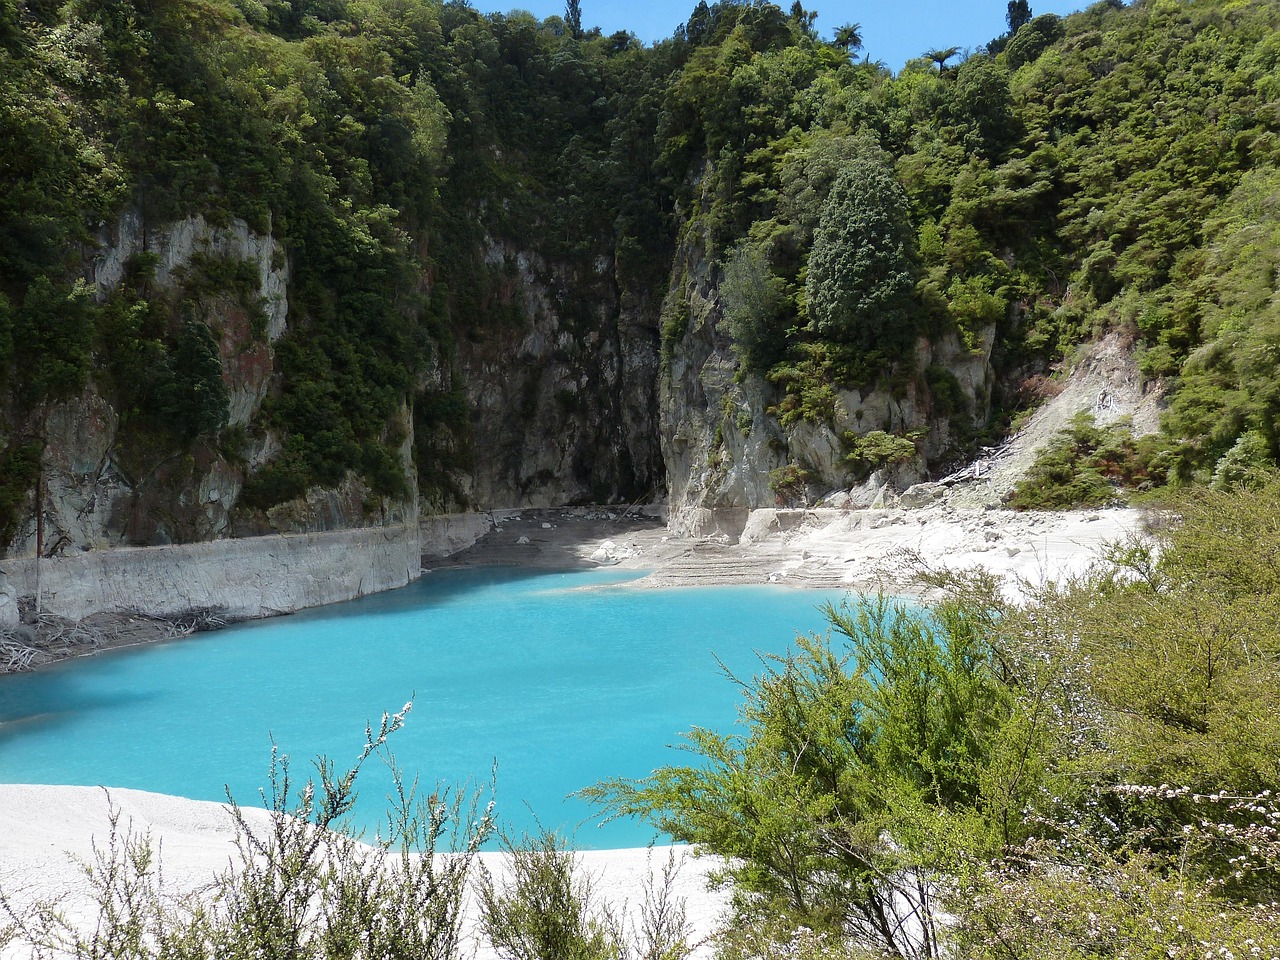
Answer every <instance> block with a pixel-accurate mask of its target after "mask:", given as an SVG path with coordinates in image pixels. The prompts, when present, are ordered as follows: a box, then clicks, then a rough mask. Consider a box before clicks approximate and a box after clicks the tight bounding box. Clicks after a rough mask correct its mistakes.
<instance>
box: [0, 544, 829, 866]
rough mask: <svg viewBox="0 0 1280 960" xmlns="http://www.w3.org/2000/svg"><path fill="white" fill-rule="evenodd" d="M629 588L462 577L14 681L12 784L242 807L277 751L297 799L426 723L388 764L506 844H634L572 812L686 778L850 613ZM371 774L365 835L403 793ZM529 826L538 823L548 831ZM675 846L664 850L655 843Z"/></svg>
mask: <svg viewBox="0 0 1280 960" xmlns="http://www.w3.org/2000/svg"><path fill="white" fill-rule="evenodd" d="M634 576H635V574H620V573H618V572H617V571H612V572H610V571H590V572H574V573H538V574H529V573H527V572H523V573H522V572H518V571H513V570H500V569H486V570H449V571H442V572H435V573H429V574H427V575H426V576H425V577H424V578H423V579H422V580H421V581H419V582H418V583H416V584H413V585H411V586H409V587H406V588H404V589H402V590H397V591H394V592H391V593H386V594H381V595H378V596H375V597H369V598H366V599H363V600H358V601H354V602H351V603H345V604H337V605H334V606H330V607H323V608H320V609H316V610H310V611H306V612H303V613H299V614H295V615H293V616H289V617H280V618H276V619H272V620H263V621H256V622H254V623H247V624H240V625H237V626H234V627H230V628H227V629H225V630H219V631H216V632H212V633H203V634H198V635H196V636H194V637H190V638H187V639H183V640H180V641H176V642H172V643H164V644H156V645H150V646H146V647H139V648H132V649H127V650H120V651H114V652H110V653H106V654H101V655H98V656H95V657H88V658H83V659H80V660H76V661H72V662H66V663H62V664H58V665H56V666H54V667H52V668H49V669H45V670H41V671H38V672H35V673H28V674H19V675H15V676H9V677H0V782H8V783H66V784H90V785H92V784H108V785H111V786H117V787H133V788H136V789H141V790H151V791H156V792H159V793H170V794H176V795H179V796H184V797H190V798H193V799H200V800H224V799H225V798H226V788H228V787H229V788H230V789H231V791H232V792H233V793H234V795H235V797H236V799H237V800H238V801H239V802H240V803H241V804H243V805H245V806H251V805H258V804H259V803H260V801H259V799H258V791H259V789H261V788H263V787H265V786H266V783H267V769H268V763H269V760H270V752H271V741H272V737H274V739H275V742H276V743H277V744H278V745H279V747H280V750H281V752H282V753H285V754H288V755H289V756H290V758H291V762H292V767H293V773H294V777H295V779H303V778H305V776H306V775H307V774H309V773H310V772H311V769H312V768H311V765H310V761H311V759H312V758H313V757H315V756H317V755H319V754H326V755H328V756H330V757H332V758H333V759H334V760H335V762H336V763H337V764H338V767H339V769H345V767H346V766H347V765H349V764H350V763H351V761H353V760H354V759H355V757H356V755H357V754H358V752H359V750H360V747H361V746H362V744H363V737H364V729H365V725H366V724H367V723H369V722H371V721H372V722H373V723H374V724H375V726H376V724H377V722H378V720H379V719H380V717H381V715H382V712H383V711H384V710H386V711H395V710H398V709H399V708H400V707H401V706H402V705H403V704H404V702H405V701H407V700H409V699H410V698H412V699H413V700H414V706H413V710H412V712H411V713H410V714H409V717H408V722H407V724H406V726H405V728H404V729H403V730H401V731H400V732H399V733H397V734H396V735H395V736H394V737H393V739H392V741H391V746H392V748H393V751H394V753H395V755H396V758H397V760H398V761H399V763H400V765H401V766H402V767H403V768H404V769H405V770H406V771H407V772H408V773H409V774H410V775H415V774H416V775H417V776H418V777H419V778H420V782H421V783H422V784H424V785H428V786H433V785H434V784H435V783H437V782H443V783H448V784H454V785H461V784H466V783H468V782H469V783H471V784H472V785H473V786H486V785H487V784H488V783H489V781H490V774H491V771H492V770H493V767H494V764H495V763H496V766H497V778H496V785H497V786H496V796H495V799H496V808H495V812H496V814H497V816H498V819H499V822H500V824H502V825H503V826H504V827H505V828H506V829H508V830H510V831H514V832H515V833H517V834H518V833H519V832H521V831H532V830H533V829H534V828H535V825H536V823H538V822H540V823H541V824H542V825H543V826H545V827H548V828H556V829H560V830H562V831H564V832H566V833H574V832H575V831H576V835H575V841H576V843H577V845H578V846H579V847H582V848H609V847H623V846H641V845H644V844H646V843H648V842H650V841H651V840H653V839H655V837H654V833H653V831H652V830H651V829H650V828H647V827H644V826H643V825H641V824H639V823H636V822H634V821H626V820H619V821H614V822H611V823H608V824H606V825H604V826H599V825H598V823H597V820H598V818H597V817H595V811H593V809H592V808H591V807H590V806H588V805H587V804H585V803H583V802H581V801H578V800H576V799H571V798H568V797H569V794H571V793H573V792H574V791H576V790H579V789H581V788H582V787H585V786H588V785H590V784H592V783H594V782H596V781H597V780H599V779H602V778H605V777H611V776H624V777H639V776H644V775H646V774H647V773H649V772H650V771H651V770H653V769H654V768H655V767H658V766H661V765H663V764H670V763H681V762H684V761H685V760H686V759H687V755H686V754H682V753H681V752H679V751H678V750H676V749H672V745H675V744H678V743H679V741H680V734H681V733H682V732H684V731H687V730H689V729H690V728H691V727H693V726H705V727H712V728H715V729H718V730H728V729H729V728H730V727H731V726H732V725H733V723H734V721H735V716H736V711H737V707H738V704H739V703H740V702H741V693H740V691H739V690H738V688H737V687H736V686H735V685H734V684H733V683H731V682H730V681H729V680H727V679H726V678H725V677H724V675H723V673H722V671H721V668H720V666H719V665H718V664H717V658H718V659H719V660H720V661H723V663H724V664H725V665H726V666H728V667H729V668H730V669H731V670H733V671H734V673H735V674H737V675H739V676H743V677H749V676H751V675H753V674H754V673H757V672H759V669H760V661H759V659H758V656H757V653H758V652H774V653H782V652H784V651H786V650H787V649H788V647H789V646H790V644H791V642H792V641H793V640H794V638H795V636H796V634H797V633H808V632H820V631H822V630H824V629H825V624H826V621H825V619H824V618H823V616H822V614H821V612H820V610H819V606H820V604H822V603H823V602H825V601H828V600H830V601H833V602H836V603H838V602H839V601H840V600H841V599H842V598H843V595H842V594H839V593H834V592H823V591H798V590H789V589H785V588H760V587H719V588H696V589H695V588H684V589H672V590H648V589H632V588H629V587H627V586H626V585H625V580H626V579H628V578H629V577H634ZM367 774H368V776H362V779H361V784H362V789H361V799H360V803H359V804H358V805H357V809H356V821H357V825H360V826H364V827H365V828H372V827H374V826H376V822H377V820H378V819H379V816H380V813H381V811H382V810H383V809H384V806H385V804H384V802H383V801H384V798H385V796H386V793H387V789H388V785H389V782H390V781H389V779H388V778H387V776H386V774H385V772H384V771H383V770H381V769H375V768H372V767H370V768H367ZM535 818H536V819H535ZM659 839H660V838H659Z"/></svg>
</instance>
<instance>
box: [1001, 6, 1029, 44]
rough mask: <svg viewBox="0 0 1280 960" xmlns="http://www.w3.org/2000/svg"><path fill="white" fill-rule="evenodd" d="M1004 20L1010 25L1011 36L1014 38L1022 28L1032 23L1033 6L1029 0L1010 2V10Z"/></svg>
mask: <svg viewBox="0 0 1280 960" xmlns="http://www.w3.org/2000/svg"><path fill="white" fill-rule="evenodd" d="M1004 18H1005V22H1006V23H1008V24H1009V36H1013V35H1014V34H1015V33H1017V32H1018V28H1019V27H1020V26H1022V25H1023V24H1024V23H1030V22H1031V5H1030V4H1029V3H1027V0H1009V9H1008V11H1007V12H1006V13H1005V16H1004Z"/></svg>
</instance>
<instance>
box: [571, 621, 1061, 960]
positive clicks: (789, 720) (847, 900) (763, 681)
mask: <svg viewBox="0 0 1280 960" xmlns="http://www.w3.org/2000/svg"><path fill="white" fill-rule="evenodd" d="M826 612H827V616H828V618H829V620H830V622H831V626H832V628H833V631H834V634H835V637H836V638H837V639H832V638H831V637H826V638H820V637H808V638H804V637H801V638H798V639H797V640H796V648H795V650H794V652H792V653H791V654H789V655H788V656H785V657H770V658H767V659H766V660H765V669H764V671H763V672H762V673H761V674H760V675H758V676H756V677H754V678H753V679H751V680H749V681H742V680H738V679H737V678H732V677H731V679H733V680H734V682H736V683H738V684H739V686H741V688H742V691H743V696H744V703H743V705H742V707H741V710H740V720H741V723H742V725H743V726H744V727H745V730H744V732H743V733H742V735H741V736H726V735H722V734H719V733H715V732H713V731H710V730H705V729H695V730H694V731H693V732H692V733H691V734H689V740H690V743H689V749H690V750H691V751H692V752H693V753H694V754H695V755H696V756H697V757H698V762H696V763H694V764H691V765H689V766H683V767H664V768H662V769H660V770H658V771H656V772H655V773H654V774H653V775H652V776H650V777H648V778H647V779H645V780H641V781H638V782H637V781H626V780H613V781H608V782H606V783H603V784H600V785H598V786H596V787H595V788H592V789H591V790H588V791H586V793H587V795H588V796H589V797H592V798H593V799H595V800H596V801H597V802H601V803H604V804H606V805H607V806H608V807H610V808H611V809H612V810H614V811H615V812H617V813H622V814H632V815H639V816H641V817H643V818H645V819H647V820H649V821H650V822H652V823H653V824H654V825H655V826H657V827H658V828H660V829H662V830H665V831H666V832H668V833H670V834H671V835H672V836H673V837H674V838H676V839H677V840H680V841H686V842H690V843H697V844H700V845H702V846H703V847H705V848H706V849H708V850H710V851H711V852H712V853H715V854H717V855H720V856H724V857H728V858H732V859H731V862H730V865H729V866H728V868H727V873H728V875H729V876H730V877H731V878H732V880H733V882H734V889H735V892H736V893H737V897H736V900H735V903H736V906H737V908H738V910H739V912H740V915H742V916H743V917H744V918H745V917H747V916H752V915H754V916H761V915H773V916H784V917H787V918H789V919H790V920H791V921H792V922H793V923H794V924H796V925H803V926H806V927H809V928H811V929H813V930H819V931H829V932H832V933H835V934H837V935H839V936H840V937H843V938H848V939H849V940H850V941H851V942H852V943H854V944H857V945H860V946H864V947H870V948H873V949H878V950H883V951H886V952H887V953H888V954H889V955H892V956H899V957H936V956H939V955H940V954H941V952H942V947H941V945H940V944H939V941H938V936H939V933H940V931H939V929H938V924H939V921H940V920H941V916H942V914H943V912H944V911H943V905H942V903H941V895H940V887H939V885H938V881H939V879H940V873H941V872H943V871H946V870H948V869H949V868H950V867H952V866H954V863H955V862H956V861H955V860H954V859H953V858H954V857H955V856H956V855H957V854H958V851H959V849H960V848H961V847H964V848H965V849H970V850H973V851H975V855H976V856H982V855H983V852H987V851H992V850H994V849H996V848H997V847H998V846H999V845H1001V844H1003V843H1006V842H1010V841H1013V842H1016V841H1017V840H1018V839H1019V837H1018V828H1017V824H1018V823H1019V815H1020V812H1021V811H1022V809H1023V807H1024V806H1025V805H1026V804H1027V803H1029V802H1030V801H1031V800H1032V798H1033V797H1034V796H1036V795H1037V792H1038V791H1039V789H1040V787H1041V786H1042V781H1041V780H1040V778H1039V777H1038V775H1037V773H1036V771H1037V770H1038V769H1040V767H1039V766H1038V764H1039V759H1038V758H1039V749H1040V747H1039V741H1040V738H1041V736H1042V735H1043V732H1044V730H1043V728H1042V726H1041V725H1040V724H1041V721H1039V720H1036V719H1035V718H1034V717H1033V716H1032V715H1031V714H1028V713H1026V712H1025V711H1023V709H1022V706H1021V704H1020V702H1019V701H1018V699H1017V697H1016V696H1015V695H1014V691H1013V687H1012V686H1010V685H1008V684H1007V683H1006V681H1005V678H1004V677H1003V675H1002V674H1001V668H1000V663H1001V662H1002V659H1001V657H1000V656H999V655H998V654H997V653H996V651H995V650H994V649H993V648H992V647H991V646H990V644H989V642H988V640H987V638H988V637H989V636H990V635H991V634H992V632H993V631H991V630H990V627H991V623H990V622H989V621H988V619H987V617H986V614H985V611H984V609H983V608H982V607H981V606H980V605H978V604H972V605H968V606H965V605H962V604H955V603H953V604H943V605H940V606H939V607H937V608H935V609H934V610H933V611H931V612H930V613H929V614H928V615H925V614H924V613H923V612H922V611H918V610H916V611H912V610H909V609H906V608H904V607H901V606H894V605H891V604H889V603H888V602H887V601H885V600H884V599H883V598H881V599H879V600H872V599H867V600H861V601H858V602H857V603H856V604H855V605H854V606H853V607H842V608H839V609H836V608H832V607H828V608H827V611H826Z"/></svg>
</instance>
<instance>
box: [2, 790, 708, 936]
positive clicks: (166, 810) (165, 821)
mask: <svg viewBox="0 0 1280 960" xmlns="http://www.w3.org/2000/svg"><path fill="white" fill-rule="evenodd" d="M108 795H109V797H110V803H113V804H114V805H115V806H116V808H117V809H118V810H119V812H120V819H119V824H120V826H121V828H124V827H128V828H129V829H131V830H132V831H133V832H134V833H135V834H140V833H143V832H149V833H150V835H151V839H152V841H153V843H154V844H155V845H156V846H158V847H159V849H160V852H161V855H162V864H163V875H164V882H165V889H166V890H168V891H169V892H171V893H174V894H178V893H182V892H186V891H190V890H194V889H196V888H198V887H199V886H201V885H202V884H204V883H206V882H207V881H208V880H209V879H210V877H212V876H213V875H215V874H216V873H218V872H219V871H221V870H223V869H225V868H226V867H227V866H228V865H229V864H230V863H231V862H232V861H233V858H235V857H236V850H235V846H234V842H233V830H232V823H231V818H230V815H229V813H228V812H227V810H226V808H225V807H224V806H223V805H221V804H217V803H208V802H204V801H197V800H184V799H181V798H179V797H170V796H164V795H161V794H156V793H145V792H142V791H139V790H123V789H113V790H110V791H105V790H103V789H102V788H100V787H64V786H58V787H52V786H29V785H0V888H2V889H3V890H4V891H5V892H6V893H8V894H9V895H10V896H12V897H14V899H15V900H16V901H18V902H19V903H30V902H31V901H32V900H35V899H41V898H54V897H61V898H63V899H62V904H63V909H64V910H65V912H66V914H67V916H68V917H69V918H70V919H72V920H74V921H75V922H78V923H88V922H90V921H91V919H92V918H93V916H94V915H95V914H94V911H93V910H92V909H91V901H90V900H89V885H88V882H87V880H86V878H85V876H84V873H83V871H82V870H81V869H80V867H79V866H78V865H77V863H78V862H79V861H87V860H90V859H91V858H92V857H93V844H94V842H95V840H96V842H97V843H98V844H99V846H100V847H101V846H102V845H103V844H104V841H105V839H106V837H107V836H108V835H109V832H110V823H109V819H108V811H109V804H108ZM246 812H247V814H248V816H249V817H250V820H251V822H253V823H255V825H265V824H266V812H265V811H262V810H248V811H246ZM669 852H670V853H672V854H674V856H675V857H676V861H677V864H678V865H679V872H678V874H677V880H676V890H675V892H676V894H677V896H679V897H682V898H684V900H685V902H686V905H687V910H688V917H689V921H690V924H691V927H692V929H693V934H694V939H695V940H703V939H705V938H706V937H707V935H708V934H710V933H711V932H712V930H713V929H714V927H715V923H716V920H717V918H718V917H719V916H720V914H721V913H722V911H723V910H724V907H725V904H726V902H727V895H726V894H724V893H723V892H711V891H708V890H707V884H706V878H707V873H708V872H709V871H710V870H711V869H712V868H713V866H714V864H713V862H712V861H711V859H709V858H703V859H698V858H695V857H693V856H692V855H690V853H689V851H688V848H685V847H656V848H654V849H652V850H647V849H632V850H595V851H586V852H583V853H581V854H579V858H580V865H581V868H582V870H584V871H585V872H586V874H587V875H588V876H589V877H591V879H592V882H593V886H594V888H595V889H596V891H597V893H598V894H599V896H600V898H601V900H602V901H603V902H606V903H609V904H612V905H614V906H615V907H617V908H622V907H623V906H624V905H625V906H626V907H627V910H628V914H629V915H630V916H632V917H634V915H635V912H636V907H637V906H638V899H639V897H640V896H641V891H642V890H643V887H644V884H645V882H646V878H647V877H649V876H652V875H653V873H654V872H657V874H658V875H659V876H660V875H661V870H662V868H663V866H664V864H665V863H666V858H667V856H668V853H669ZM481 857H482V859H483V860H484V864H485V866H486V867H487V868H488V869H489V870H490V871H492V872H494V873H495V874H498V875H501V873H502V871H503V869H504V857H503V855H502V854H499V853H485V854H482V855H481ZM477 917H478V912H477V909H476V905H475V902H474V899H472V900H471V901H470V902H469V903H468V908H467V919H466V928H467V930H468V931H471V933H470V936H471V938H472V945H473V946H475V947H476V956H477V957H479V958H482V960H488V958H490V957H491V956H493V954H492V952H491V951H489V950H486V949H483V948H480V947H478V946H477V942H476V939H475V937H474V929H475V926H476V921H477ZM3 926H4V924H3V922H0V928H2V927H3ZM699 955H701V956H709V950H707V949H704V950H702V951H700V952H699ZM23 956H25V953H24V952H23V951H21V950H18V951H16V952H15V951H14V950H13V949H10V950H9V952H7V953H6V952H5V951H4V950H3V949H0V958H3V960H11V958H12V960H18V958H20V957H23Z"/></svg>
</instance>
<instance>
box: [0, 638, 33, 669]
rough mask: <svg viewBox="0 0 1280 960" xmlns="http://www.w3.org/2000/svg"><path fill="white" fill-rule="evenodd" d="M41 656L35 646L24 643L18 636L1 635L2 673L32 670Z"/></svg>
mask: <svg viewBox="0 0 1280 960" xmlns="http://www.w3.org/2000/svg"><path fill="white" fill-rule="evenodd" d="M39 656H40V651H39V650H38V649H36V648H35V647H32V646H29V645H27V644H25V643H23V642H22V641H21V640H19V639H17V638H16V637H13V636H9V635H0V673H19V672H21V671H23V670H30V669H31V665H32V663H33V662H34V661H35V659H36V658H37V657H39Z"/></svg>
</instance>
